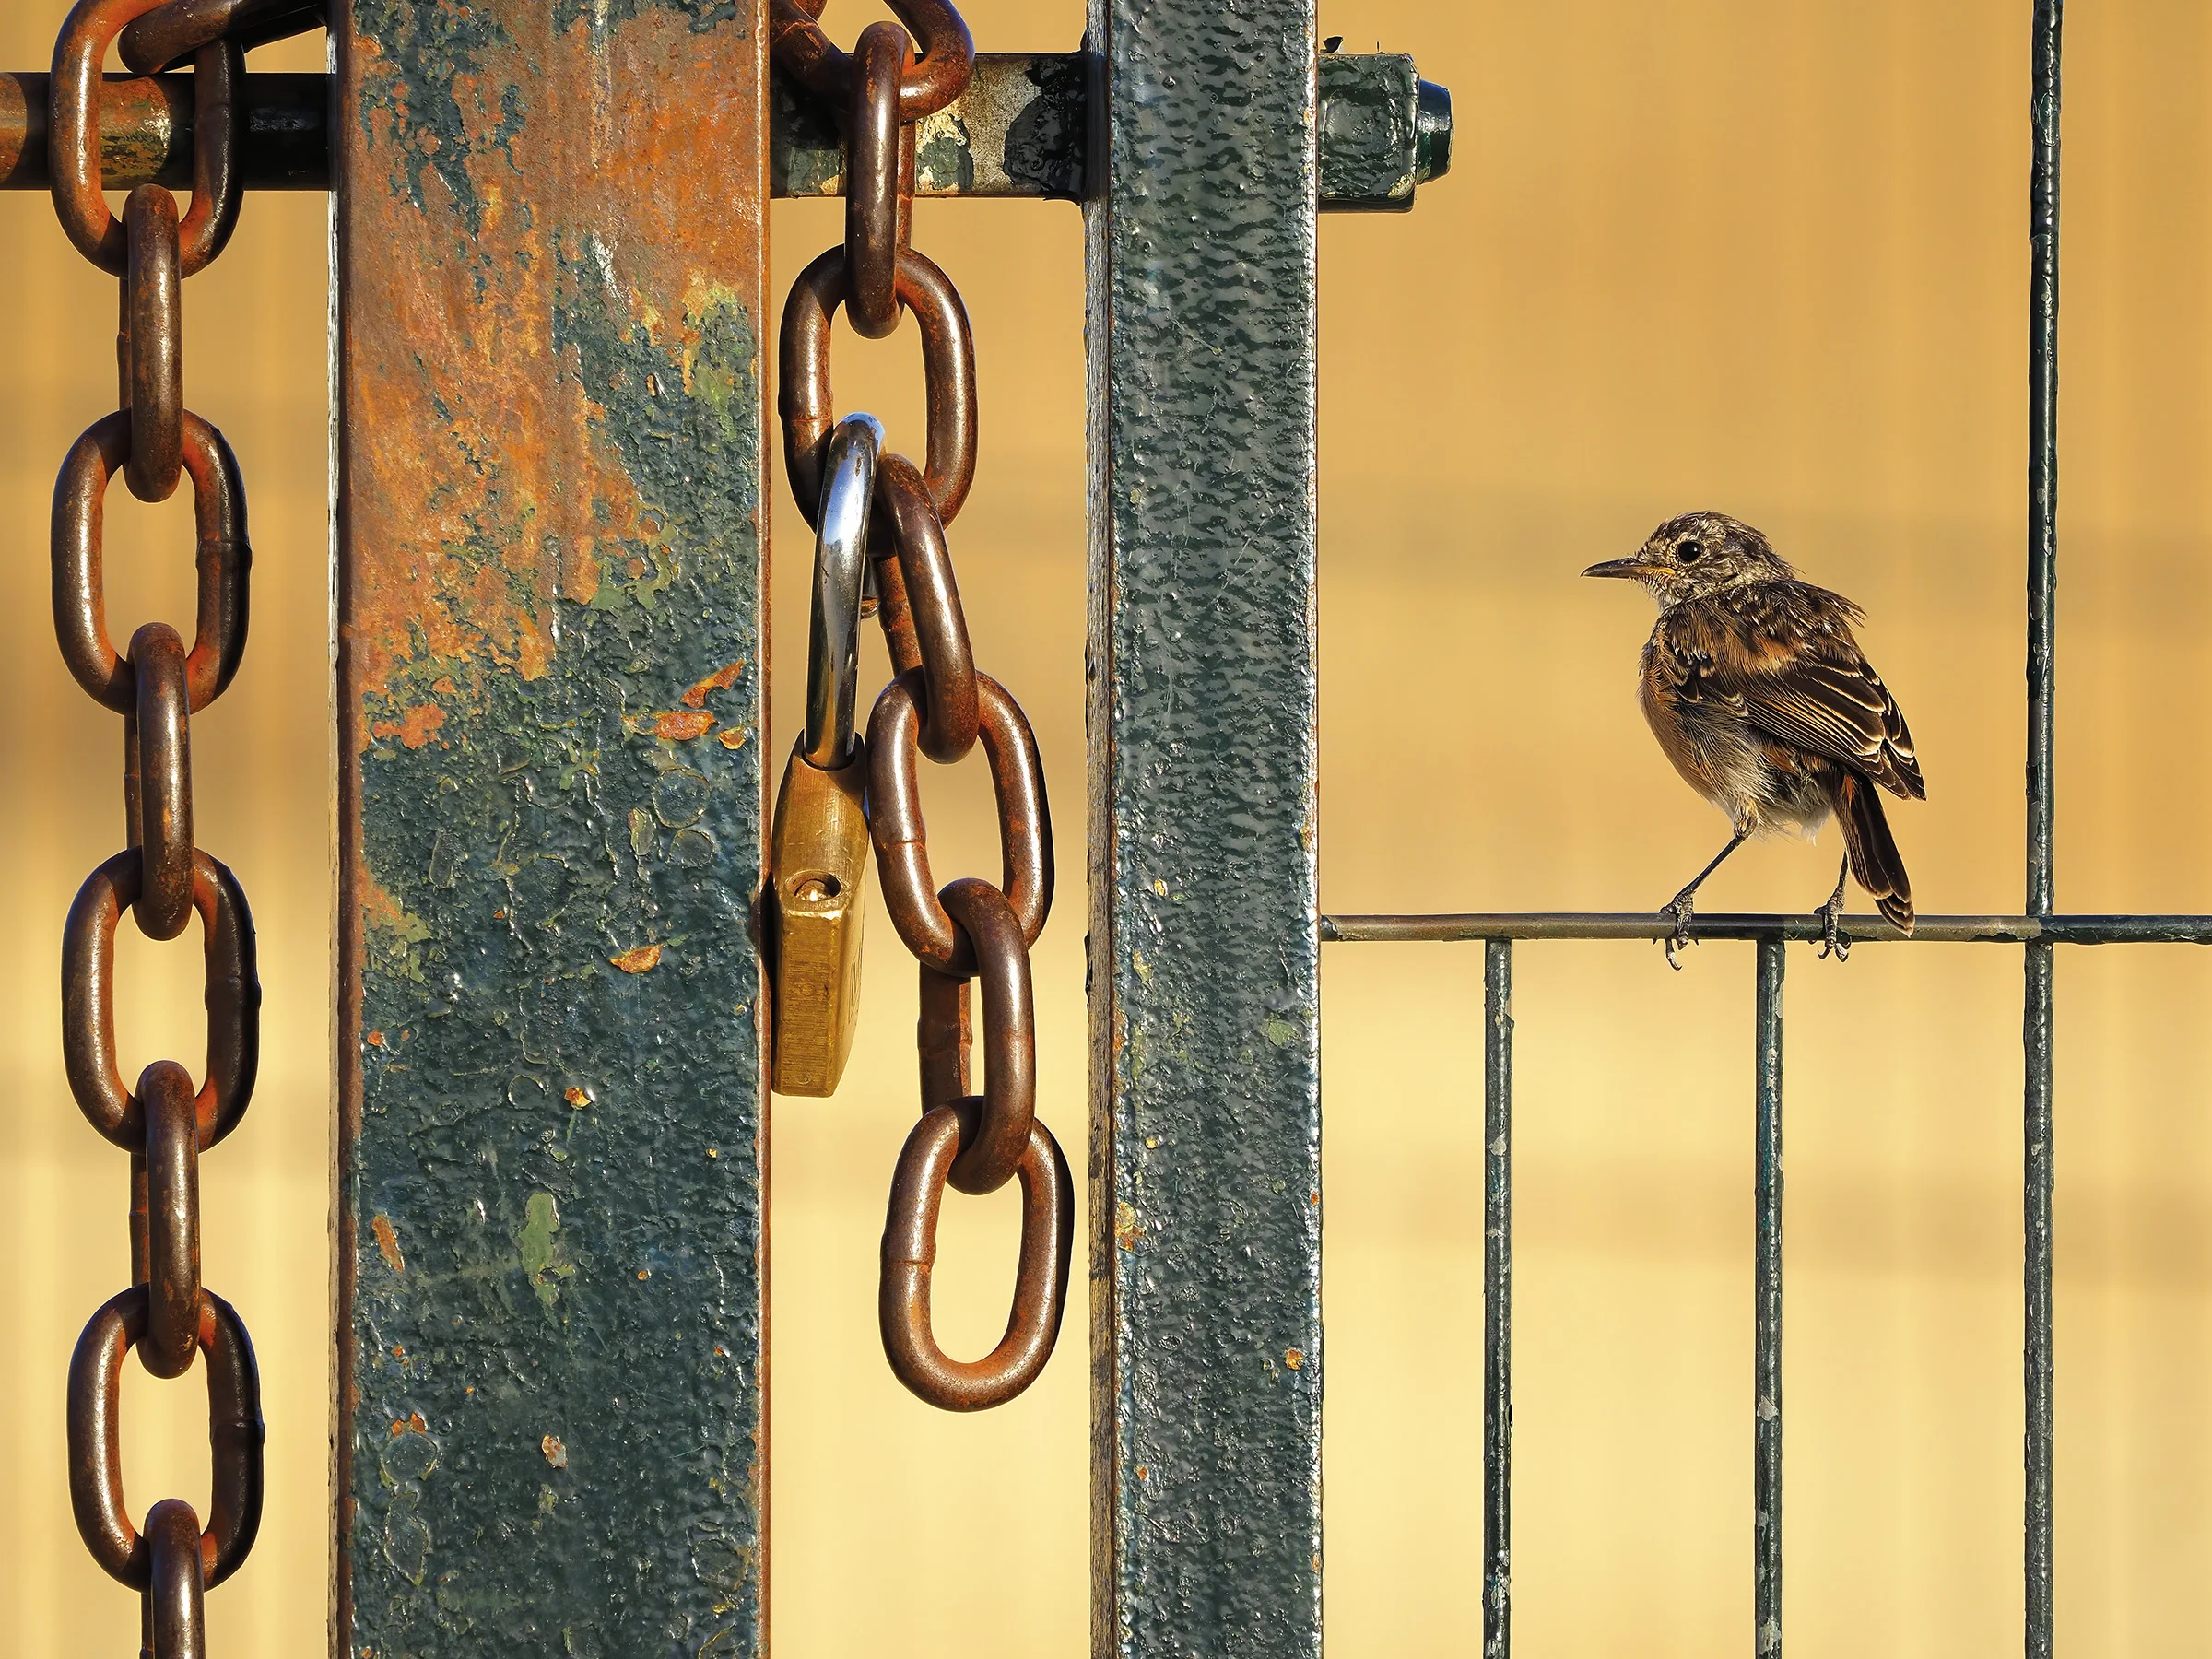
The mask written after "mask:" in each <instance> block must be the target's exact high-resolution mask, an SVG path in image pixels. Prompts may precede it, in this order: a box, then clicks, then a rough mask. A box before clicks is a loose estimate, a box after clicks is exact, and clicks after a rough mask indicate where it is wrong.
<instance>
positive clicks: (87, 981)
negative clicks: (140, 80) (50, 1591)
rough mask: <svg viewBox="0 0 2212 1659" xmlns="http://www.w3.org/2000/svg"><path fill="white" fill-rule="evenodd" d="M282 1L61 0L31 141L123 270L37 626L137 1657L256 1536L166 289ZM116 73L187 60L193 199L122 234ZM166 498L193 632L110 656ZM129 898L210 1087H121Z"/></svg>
mask: <svg viewBox="0 0 2212 1659" xmlns="http://www.w3.org/2000/svg"><path fill="white" fill-rule="evenodd" d="M320 20H321V15H320V7H319V6H313V5H306V4H302V0H166V3H164V0H78V3H77V5H76V7H75V8H74V9H73V10H72V11H71V12H70V14H69V17H68V18H67V20H66V21H65V23H64V24H63V26H62V31H61V35H60V38H59V39H58V40H57V41H56V42H55V44H54V51H53V79H52V82H51V89H50V97H51V100H52V102H51V110H50V116H49V119H50V132H51V135H52V138H51V155H52V168H53V203H54V210H55V213H56V216H57V217H58V218H60V220H61V223H62V228H63V229H64V231H65V233H66V234H67V235H68V237H69V240H70V241H71V242H72V243H74V244H75V246H76V249H77V251H78V252H79V253H83V254H84V256H85V257H86V258H87V259H88V260H90V261H91V262H92V263H93V264H94V265H98V266H99V267H100V269H101V270H103V271H106V272H108V273H109V274H110V275H112V276H114V277H119V278H120V279H121V285H120V303H119V308H118V311H119V320H118V324H117V331H116V342H115V347H116V370H117V380H118V394H119V395H118V403H119V407H118V408H117V410H116V412H115V413H114V414H112V415H109V416H106V417H103V418H101V419H100V420H97V421H95V422H94V423H93V424H92V425H91V426H90V427H89V428H88V429H87V430H86V431H85V433H84V435H83V436H82V437H80V438H79V439H78V440H77V441H76V443H75V444H74V445H72V446H71V448H70V451H69V454H68V456H67V458H66V459H65V461H64V462H63V464H62V469H61V475H60V477H58V478H57V480H56V481H55V484H54V492H53V548H52V551H53V618H54V632H55V636H56V638H57V640H58V641H59V643H60V646H61V652H62V659H63V661H64V662H65V664H66V665H67V666H68V669H69V672H70V674H71V675H72V676H73V677H75V678H76V682H77V684H78V685H79V686H80V687H82V688H84V690H85V692H86V693H87V694H88V696H90V697H91V698H92V699H93V700H95V701H97V702H99V703H100V705H101V706H102V707H104V708H107V709H109V710H112V712H115V713H118V714H120V715H122V716H123V732H124V830H125V846H124V851H122V852H120V853H116V854H115V855H114V856H113V857H112V858H110V859H108V860H107V861H106V862H105V863H103V864H102V865H100V867H99V868H98V869H96V870H94V871H93V872H92V874H91V875H90V876H89V877H87V878H86V880H85V883H84V886H83V887H82V888H79V889H78V892H77V895H76V902H75V903H73V904H72V905H71V906H70V911H69V918H68V922H67V924H66V925H65V929H64V932H63V940H62V1052H63V1059H64V1068H65V1072H66V1075H67V1077H68V1080H69V1088H70V1092H71V1093H72V1094H73V1095H74V1096H75V1097H76V1103H77V1106H78V1107H79V1109H80V1110H81V1111H82V1112H84V1114H85V1117H86V1120H87V1121H88V1123H90V1124H91V1125H92V1127H93V1128H94V1129H95V1130H97V1131H98V1132H99V1133H100V1135H102V1136H104V1137H105V1138H106V1139H108V1140H109V1141H112V1142H113V1143H114V1144H115V1145H116V1146H118V1147H123V1148H124V1149H125V1150H126V1151H128V1152H129V1153H130V1154H131V1208H130V1255H131V1288H129V1289H127V1290H124V1291H123V1292H122V1293H121V1294H119V1295H117V1296H115V1297H114V1298H112V1300H109V1301H108V1302H107V1303H106V1304H105V1305H104V1306H102V1307H101V1308H100V1311H99V1312H96V1313H95V1314H93V1316H92V1319H91V1322H90V1323H89V1324H87V1325H86V1327H85V1331H84V1335H82V1336H81V1337H80V1338H79V1339H78V1341H77V1345H76V1357H75V1358H74V1359H72V1360H71V1362H70V1367H69V1393H68V1444H69V1493H70V1501H71V1505H72V1507H73V1509H74V1510H75V1512H76V1524H77V1531H78V1532H79V1533H80V1534H81V1535H82V1536H83V1538H84V1541H85V1547H87V1548H88V1549H89V1550H90V1551H91V1553H92V1556H93V1559H95V1560H97V1561H98V1562H99V1563H100V1566H101V1567H102V1568H103V1569H104V1570H105V1571H107V1572H108V1573H109V1574H110V1575H111V1576H112V1577H113V1578H115V1579H117V1580H119V1581H120V1582H122V1583H124V1584H127V1585H129V1586H130V1587H131V1588H133V1589H135V1590H136V1591H138V1592H139V1594H140V1598H141V1610H140V1630H141V1643H142V1650H143V1653H144V1654H145V1655H147V1656H148V1659H153V1656H159V1659H200V1655H201V1654H202V1653H203V1652H204V1645H205V1633H204V1629H203V1625H204V1619H203V1604H204V1599H205V1596H206V1592H207V1591H208V1590H209V1589H211V1588H212V1587H213V1586H215V1585H216V1584H218V1583H221V1582H222V1581H223V1580H224V1579H226V1578H228V1577H229V1575H230V1574H231V1573H233V1572H235V1571H237V1570H238V1568H239V1567H240V1566H241V1564H242V1563H243V1562H244V1560H245V1559H246V1556H247V1554H248V1553H249V1552H250V1551H251V1550H252V1548H253V1538H254V1534H255V1532H256V1531H257V1530H258V1528H259V1526H260V1524H261V1505H262V1443H263V1430H262V1421H261V1382H260V1376H259V1372H258V1371H257V1370H256V1368H255V1365H254V1361H253V1343H252V1342H251V1340H250V1339H249V1338H248V1337H247V1335H246V1329H245V1325H244V1324H243V1323H242V1322H241V1320H240V1319H239V1316H238V1314H237V1312H236V1311H235V1310H233V1309H232V1308H231V1306H230V1305H229V1303H228V1302H226V1301H224V1300H223V1299H222V1298H220V1297H219V1296H217V1295H216V1294H215V1293H214V1292H213V1291H211V1290H209V1289H208V1288H206V1286H205V1285H204V1284H203V1283H202V1282H201V1278H200V1184H199V1162H200V1155H201V1154H202V1153H203V1152H205V1151H206V1150H207V1149H208V1148H209V1147H213V1146H215V1145H216V1144H217V1143H218V1142H219V1141H220V1140H222V1138H223V1137H224V1136H225V1135H228V1134H229V1132H230V1131H231V1130H232V1129H233V1128H235V1127H236V1126H237V1124H238V1122H239V1120H240V1118H241V1116H242V1115H243V1114H244V1112H245V1110H246V1107H247V1105H248V1104H249V1102H250V1101H251V1100H252V1099H253V1082H254V1077H255V1074H256V1072H257V1070H258V1067H259V1062H260V1032H261V1014H260V1008H261V986H260V982H259V980H258V979H257V977H256V974H255V968H254V949H253V918H252V916H251V914H250V913H249V912H248V911H247V908H246V900H245V895H244V893H243V892H242V891H241V889H240V888H239V885H238V882H237V879H236V878H235V877H233V876H232V875H231V874H230V872H229V870H228V869H227V868H225V867H224V866H223V865H221V864H219V863H218V862H217V861H216V860H215V859H213V858H211V857H209V856H208V855H207V854H206V853H203V852H201V851H200V850H199V849H198V847H197V846H196V845H195V844H194V833H193V794H192V724H191V723H192V716H193V715H194V714H196V713H198V712H200V711H201V710H203V709H205V708H206V707H207V706H208V705H209V704H210V703H212V702H214V701H215V700H216V699H217V698H218V697H220V696H221V695H222V693H223V691H224V689H225V688H226V687H228V686H229V683H230V681H231V678H232V677H233V676H235V675H236V673H237V672H238V665H239V660H240V657H241V654H242V653H243V651H244V649H245V641H246V618H247V594H248V577H249V572H250V570H251V567H252V562H253V553H252V550H251V548H250V547H249V545H248V542H247V536H246V501H245V490H244V487H243V485H242V483H241V479H240V477H239V470H238V461H237V457H236V456H234V455H233V454H232V453H231V452H230V446H229V444H228V443H226V442H225V441H223V436H222V434H221V433H220V432H218V431H217V430H216V429H215V428H214V427H213V426H211V425H209V424H208V423H207V422H206V421H205V420H203V419H202V418H200V417H199V416H197V415H194V413H193V412H192V411H191V410H190V409H188V408H186V407H185V406H184V354H183V312H182V285H183V282H184V280H185V279H186V278H187V277H192V276H194V275H195V274H196V273H198V272H199V271H202V270H204V269H206V266H207V265H209V264H210V263H212V262H213V261H214V260H215V259H216V258H217V257H218V255H219V254H220V253H222V251H223V248H224V246H225V244H226V243H227V242H228V241H229V238H230V233H231V231H232V230H233V229H235V228H236V226H237V223H238V214H239V206H240V198H241V186H240V183H239V170H238V148H239V138H240V135H241V123H242V118H241V114H240V106H239V102H238V100H239V95H240V93H241V90H242V87H243V80H244V73H245V70H244V53H245V49H246V47H247V46H248V45H256V44H259V43H261V42H262V41H266V40H273V39H276V38H277V37H278V36H279V35H280V34H285V33H294V32H298V31H299V30H300V29H305V28H311V27H315V26H317V25H318V24H319V22H320ZM118 34H120V35H122V36H123V41H122V51H123V55H124V60H125V62H126V63H128V64H129V65H131V67H132V69H133V70H134V72H135V73H137V74H141V75H146V74H151V73H153V72H154V71H156V70H159V69H160V68H162V67H164V66H165V65H168V64H170V63H171V62H172V61H176V60H179V59H184V58H189V59H190V60H191V62H192V65H193V89H194V112H195V114H194V156H193V198H192V206H191V208H190V210H189V211H188V212H186V213H185V214H184V215H183V216H182V218H180V217H179V214H178V211H177V202H176V198H175V197H174V196H172V195H171V194H170V193H169V192H168V191H167V190H165V189H163V188H161V187H160V186H159V185H153V184H144V185H140V186H139V187H138V188H137V189H135V190H134V191H132V192H131V194H130V196H129V199H128V200H127V202H126V203H125V205H124V211H123V217H122V218H121V219H120V220H118V219H117V218H116V217H115V216H114V215H113V214H112V212H111V211H110V209H109V207H108V205H107V201H106V199H105V197H104V196H103V195H102V194H101V188H100V79H101V65H102V62H103V60H104V59H105V57H106V55H107V52H108V48H109V46H110V44H111V42H113V41H115V39H116V37H117V35H118ZM119 470H120V471H121V472H122V473H123V475H124V479H125V481H126V483H127V484H128V486H129V488H130V491H131V493H132V494H133V495H134V496H135V497H137V498H138V499H139V500H144V501H161V500H167V499H169V497H171V495H173V494H174V493H175V492H176V489H177V486H178V484H179V483H180V481H182V479H184V478H187V477H189V478H190V479H191V481H192V490H193V504H194V525H195V530H196V540H197V544H198V545H197V549H196V554H195V561H196V564H197V573H198V616H197V618H196V619H195V622H194V631H193V638H192V643H191V645H190V646H189V648H188V647H187V646H186V645H185V643H184V640H183V637H182V635H181V634H180V633H179V631H178V630H177V629H174V628H171V627H170V626H169V625H168V624H167V623H163V622H149V623H147V624H146V625H145V626H144V627H142V628H140V629H138V630H137V632H136V633H135V634H134V635H133V636H132V638H131V641H130V648H129V651H128V653H124V654H118V653H117V652H116V650H115V646H114V643H113V641H112V639H111V637H110V635H109V632H108V622H107V599H106V592H105V583H104V581H103V571H102V531H103V520H104V514H105V512H106V498H107V488H108V484H109V481H110V480H111V479H112V477H113V476H114V475H115V473H116V472H117V471H119ZM125 910H128V911H130V912H132V914H133V916H134V918H135V921H136V922H137V924H138V926H139V928H140V930H141V931H142V932H144V933H145V934H146V935H147V936H148V937H150V938H154V939H173V938H175V937H176V936H177V935H179V934H181V933H182V931H183V930H184V928H185V926H186V925H187V924H188V923H189V922H190V921H191V919H192V917H193V915H194V913H195V912H196V913H197V914H198V916H199V918H200V925H201V929H202V933H203V935H204V936H203V944H202V948H203V955H204V960H205V964H206V1006H207V1053H206V1076H205V1080H204V1081H203V1082H201V1083H200V1084H199V1085H198V1086H196V1087H195V1086H194V1083H193V1080H192V1075H191V1073H190V1072H189V1071H187V1070H186V1068H185V1067H184V1066H182V1065H179V1064H177V1063H176V1062H175V1061H172V1060H157V1061H155V1062H154V1063H153V1064H152V1065H148V1066H147V1067H146V1069H145V1070H144V1071H143V1072H141V1073H140V1074H139V1077H138V1083H137V1087H136V1088H135V1089H134V1088H131V1087H129V1086H128V1085H127V1084H126V1083H125V1082H124V1074H123V1070H122V1067H121V1065H119V1063H118V1061H117V1058H116V1047H115V1017H114V1009H115V992H114V977H115V975H114V969H115V927H116V924H117V923H118V922H119V921H121V920H122V916H123V912H124V911H125ZM128 1348H135V1349H136V1350H137V1353H138V1358H139V1361H140V1363H141V1364H143V1365H144V1366H145V1367H146V1369H147V1371H149V1372H151V1373H152V1374H153V1375H155V1376H157V1377H164V1378H173V1377H180V1376H182V1375H183V1374H184V1372H185V1371H189V1370H190V1369H191V1368H192V1364H193V1361H194V1359H195V1357H196V1358H198V1359H201V1360H203V1361H204V1362H205V1367H206V1373H207V1422H208V1435H209V1441H210V1445H211V1448H212V1451H213V1455H214V1479H213V1485H212V1488H211V1489H212V1502H211V1507H210V1511H209V1513H208V1516H207V1519H206V1525H205V1526H204V1527H203V1526H202V1524H201V1522H200V1518H199V1516H198V1515H197V1513H196V1512H194V1510H193V1508H192V1506H191V1505H190V1504H189V1503H186V1502H184V1501H182V1500H179V1499H174V1498H171V1499H164V1500H161V1501H160V1502H158V1503H156V1504H154V1505H153V1506H152V1507H151V1509H150V1510H148V1511H147V1516H146V1522H145V1527H144V1530H143V1531H141V1530H140V1529H139V1528H137V1527H135V1526H134V1525H133V1524H132V1522H131V1512H130V1510H129V1507H128V1505H127V1504H126V1502H125V1501H124V1491H123V1461H122V1439H121V1412H120V1407H121V1392H122V1376H123V1360H124V1350H125V1349H128Z"/></svg>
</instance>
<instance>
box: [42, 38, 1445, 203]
mask: <svg viewBox="0 0 2212 1659" xmlns="http://www.w3.org/2000/svg"><path fill="white" fill-rule="evenodd" d="M1320 82H1321V99H1322V116H1321V120H1320V123H1319V126H1320V160H1321V206H1322V208H1323V209H1324V211H1359V210H1363V209H1366V210H1372V209H1399V208H1405V207H1409V206H1412V204H1413V199H1414V192H1415V190H1416V188H1417V187H1418V186H1419V185H1421V184H1425V183H1428V182H1430V181H1431V180H1433V179H1439V178H1441V177H1442V176H1443V175H1444V173H1445V171H1447V170H1448V169H1449V168H1450V166H1451V162H1452V95H1451V94H1450V93H1449V92H1447V91H1446V90H1445V89H1444V88H1441V87H1439V86H1435V85H1432V84H1431V83H1430V82H1428V81H1424V80H1422V79H1420V78H1419V76H1417V75H1416V74H1415V72H1414V67H1413V60H1412V59H1411V58H1408V57H1404V56H1401V55H1395V54H1391V53H1375V54H1373V55H1371V56H1370V55H1347V56H1332V57H1325V58H1324V59H1323V60H1322V62H1321V65H1320ZM772 98H773V104H772V124H771V134H770V138H769V175H770V182H771V194H773V195H776V196H835V195H841V194H844V187H845V185H844V174H845V153H844V141H843V137H842V134H841V127H840V124H839V120H840V115H841V109H840V108H839V107H837V106H834V105H832V104H831V103H827V102H824V101H823V100H820V99H818V98H817V97H815V96H814V95H813V94H811V93H809V92H807V91H806V89H805V88H801V87H799V86H797V85H796V83H794V82H793V81H791V80H789V79H787V78H786V77H785V76H776V77H775V83H774V90H773V93H772ZM1089 99H1090V67H1089V61H1088V59H1087V58H1086V57H1085V56H1084V54H1083V53H1065V54H1062V55H1058V56H1051V55H1038V54H1034V53H983V54H982V55H981V56H979V57H978V58H977V59H976V65H975V76H974V78H973V80H972V81H971V82H970V84H969V88H968V91H967V92H966V93H965V94H964V95H963V96H962V97H961V98H959V99H958V100H955V101H954V103H953V104H952V105H950V106H949V107H947V109H946V110H944V111H942V112H939V113H938V114H936V115H935V116H932V117H931V118H930V119H929V120H928V122H927V123H926V124H925V125H924V130H923V131H922V133H921V139H922V147H921V151H920V156H919V163H920V165H919V171H918V173H917V175H916V179H915V192H914V194H917V195H921V196H1028V197H1037V196H1045V197H1053V198H1062V199H1065V200H1069V201H1074V200H1077V199H1078V198H1079V197H1080V196H1081V195H1082V194H1083V190H1084V182H1085V179H1086V177H1087V176H1088V158H1087V156H1086V152H1085V145H1086V143H1087V141H1088V132H1089V127H1090V120H1089ZM329 112H330V77H329V76H327V75H249V76H246V132H245V146H244V155H243V158H242V160H243V165H244V170H245V171H244V176H243V180H242V182H244V184H245V185H246V186H247V187H248V188H249V189H253V190H327V189H329V188H330V131H329ZM192 128H193V115H192V77H191V76H189V75H186V74H171V75H157V76H127V75H112V76H108V77H107V80H106V84H105V85H104V86H103V88H101V91H100V160H101V169H102V172H103V175H104V181H103V182H105V183H106V185H107V187H108V188H109V189H111V190H128V189H130V188H132V187H133V186H135V185H138V184H166V185H168V186H169V187H170V188H171V189H172V190H182V189H186V188H188V187H189V186H190V185H191V183H192ZM46 188H47V178H46V76H43V75H29V74H22V75H8V74H0V190H44V189H46Z"/></svg>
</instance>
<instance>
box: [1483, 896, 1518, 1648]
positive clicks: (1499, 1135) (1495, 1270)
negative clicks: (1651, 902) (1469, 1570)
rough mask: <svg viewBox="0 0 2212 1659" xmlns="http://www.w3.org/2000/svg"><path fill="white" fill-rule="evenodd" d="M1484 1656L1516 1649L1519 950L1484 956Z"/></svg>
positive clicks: (1489, 949) (1488, 951) (1506, 948)
mask: <svg viewBox="0 0 2212 1659" xmlns="http://www.w3.org/2000/svg"><path fill="white" fill-rule="evenodd" d="M1482 1007H1483V1029H1484V1031H1485V1033H1486V1038H1485V1042H1484V1047H1483V1071H1482V1104H1483V1113H1482V1146H1483V1154H1482V1172H1483V1214H1482V1281H1483V1301H1482V1312H1483V1320H1482V1659H1506V1655H1507V1653H1509V1652H1510V1651H1511V1649H1512V1513H1513V1508H1512V1505H1513V947H1512V941H1511V940H1510V939H1492V940H1490V941H1489V942H1488V945H1487V946H1485V947H1484V949H1483V955H1482Z"/></svg>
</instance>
